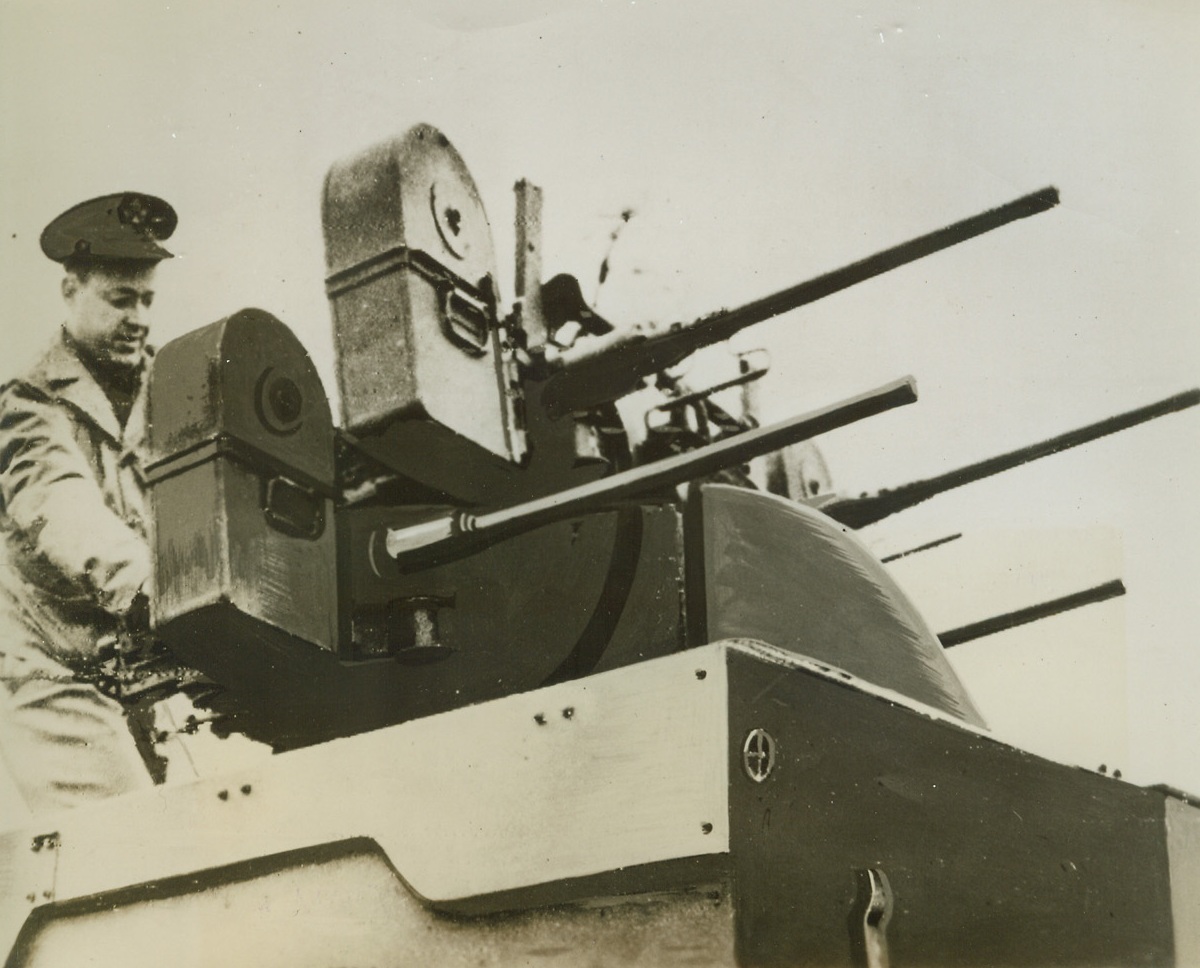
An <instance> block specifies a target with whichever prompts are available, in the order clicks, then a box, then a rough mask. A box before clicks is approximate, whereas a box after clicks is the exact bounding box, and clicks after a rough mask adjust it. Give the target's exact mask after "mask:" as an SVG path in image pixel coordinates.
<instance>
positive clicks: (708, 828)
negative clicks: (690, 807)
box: [700, 823, 712, 834]
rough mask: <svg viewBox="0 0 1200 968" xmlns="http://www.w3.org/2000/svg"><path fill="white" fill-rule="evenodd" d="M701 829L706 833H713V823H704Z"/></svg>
mask: <svg viewBox="0 0 1200 968" xmlns="http://www.w3.org/2000/svg"><path fill="white" fill-rule="evenodd" d="M700 830H701V831H702V832H703V833H706V834H711V833H712V824H710V823H702V824H701V825H700Z"/></svg>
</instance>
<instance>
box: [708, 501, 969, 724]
mask: <svg viewBox="0 0 1200 968" xmlns="http://www.w3.org/2000/svg"><path fill="white" fill-rule="evenodd" d="M698 497H699V504H700V508H699V511H698V512H697V511H695V510H693V511H691V512H689V516H690V520H691V527H690V528H689V534H688V538H689V543H688V556H689V562H688V568H689V599H690V600H691V601H692V603H693V604H692V606H691V607H690V608H689V612H690V615H689V622H690V623H691V624H690V626H689V635H690V636H691V637H692V639H693V642H694V643H695V644H700V643H701V642H706V641H708V642H715V641H719V640H722V639H735V638H751V639H759V640H761V641H763V642H767V643H769V644H771V645H775V646H778V647H779V648H782V649H787V650H789V651H791V652H796V653H798V654H800V655H805V656H808V657H810V658H813V659H816V660H818V661H821V662H828V663H830V664H831V665H835V666H837V667H839V668H841V669H844V670H846V671H847V672H850V673H853V674H854V675H856V676H858V677H859V678H861V679H865V680H866V681H868V682H872V683H875V684H876V685H879V686H884V687H886V688H889V689H895V690H896V691H897V692H900V693H902V694H904V695H906V696H909V697H911V698H913V699H916V700H917V701H919V702H923V703H926V704H927V705H930V706H933V707H934V708H936V709H940V710H942V711H944V712H947V713H949V714H950V715H952V716H957V717H959V718H960V719H964V720H966V721H968V722H971V723H974V724H976V725H982V724H983V719H982V717H980V715H979V713H978V711H977V710H976V709H975V706H974V704H973V703H972V702H971V699H970V696H968V694H967V691H966V689H965V688H964V687H963V685H962V683H961V682H960V681H959V679H958V676H956V675H955V673H954V670H953V668H952V667H951V666H950V663H949V661H948V660H947V659H946V657H945V655H944V654H943V649H942V646H941V644H940V643H939V642H938V640H937V637H936V636H935V635H934V634H933V632H932V631H930V630H929V628H928V627H927V626H926V625H925V621H924V619H922V618H921V616H920V614H919V613H918V612H917V610H916V608H915V607H914V606H913V605H912V604H911V603H910V602H909V601H908V598H907V597H906V596H905V595H904V593H903V592H902V591H901V590H900V587H899V586H898V585H897V584H896V582H895V581H894V580H893V579H892V577H891V576H890V575H889V574H888V572H887V570H886V569H885V568H884V567H883V566H882V565H881V564H880V563H879V562H878V561H877V560H876V559H875V558H874V556H872V554H871V553H870V551H868V550H867V548H866V547H865V546H863V545H862V544H861V543H860V542H859V541H858V539H856V538H855V537H854V536H853V535H850V534H847V533H845V529H844V528H842V527H841V526H839V525H837V524H835V523H833V522H832V521H830V520H829V519H828V518H826V517H825V516H824V515H822V514H821V513H820V512H818V511H814V510H813V509H811V508H807V507H803V506H801V505H799V504H796V503H794V502H791V501H787V500H785V499H783V498H779V497H776V496H774V495H771V494H761V493H758V492H755V491H748V490H745V489H741V488H733V487H728V486H722V485H708V486H705V487H702V488H701V489H700V490H699V492H698Z"/></svg>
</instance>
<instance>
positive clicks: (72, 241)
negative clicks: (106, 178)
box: [41, 192, 179, 262]
mask: <svg viewBox="0 0 1200 968" xmlns="http://www.w3.org/2000/svg"><path fill="white" fill-rule="evenodd" d="M178 221H179V219H178V216H176V214H175V209H173V208H171V206H170V205H168V204H167V203H166V202H164V201H163V200H162V199H161V198H155V197H154V196H153V195H143V194H141V193H140V192H121V193H120V194H119V195H104V196H102V197H101V198H93V199H91V200H90V201H86V202H80V203H79V204H78V205H76V206H75V207H74V208H69V209H67V211H65V212H63V213H62V215H60V216H59V217H58V218H56V219H55V220H54V221H53V222H51V223H50V224H49V225H47V226H46V228H45V229H43V230H42V238H41V243H42V251H43V252H45V253H46V255H47V256H48V257H49V258H51V259H53V260H54V261H55V262H63V261H65V260H67V259H122V260H132V261H141V262H158V261H159V260H161V259H170V258H172V257H173V256H172V253H170V252H168V251H167V250H166V249H164V248H163V247H162V246H161V245H159V244H158V243H159V242H161V241H162V240H163V239H169V238H170V237H171V233H172V232H174V231H175V224H176V222H178Z"/></svg>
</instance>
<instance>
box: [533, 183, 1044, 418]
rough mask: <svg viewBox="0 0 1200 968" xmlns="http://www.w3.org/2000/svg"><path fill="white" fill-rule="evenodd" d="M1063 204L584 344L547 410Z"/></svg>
mask: <svg viewBox="0 0 1200 968" xmlns="http://www.w3.org/2000/svg"><path fill="white" fill-rule="evenodd" d="M1057 204H1058V189H1056V188H1053V187H1049V188H1043V189H1042V190H1041V191H1037V192H1033V193H1032V194H1030V195H1025V196H1023V197H1021V198H1018V199H1016V200H1015V201H1012V202H1009V203H1008V204H1006V205H1001V206H1000V207H999V208H993V209H990V210H989V211H986V212H983V213H981V214H979V215H974V216H971V217H970V218H966V219H963V220H962V221H960V222H955V223H953V224H952V225H947V226H945V227H944V228H940V229H937V230H936V231H934V232H930V233H928V234H927V235H922V236H920V237H918V238H915V239H912V240H910V241H908V242H903V243H901V244H900V245H897V246H893V247H892V248H890V249H885V250H884V251H882V252H877V253H876V254H875V255H872V256H868V257H867V258H865V259H862V260H860V261H858V262H854V263H851V264H850V265H847V266H843V267H842V268H840V269H834V270H833V271H832V272H826V273H824V274H823V275H820V276H817V277H815V278H813V279H809V280H808V281H806V282H801V283H799V284H797V285H794V286H790V287H788V288H787V289H783V290H780V291H779V292H776V293H772V294H771V295H768V296H763V297H762V298H760V299H756V300H754V301H753V302H749V303H746V304H745V305H743V306H739V307H737V308H735V309H722V310H719V311H717V312H715V313H710V314H709V315H707V316H702V317H700V318H699V319H697V320H694V321H693V322H691V323H686V324H684V323H677V324H675V325H673V326H671V327H668V328H666V329H665V330H663V331H661V332H658V333H655V332H653V331H652V330H650V331H638V330H635V331H632V332H630V331H625V332H614V333H610V334H608V335H606V336H603V337H598V338H597V339H595V340H593V341H591V343H590V345H589V346H587V347H586V348H585V347H582V346H581V347H579V349H578V350H577V351H576V352H568V353H567V354H565V355H564V356H563V357H562V358H561V359H560V361H559V363H558V366H559V369H558V371H557V372H555V373H554V374H552V375H551V376H550V378H549V379H548V380H547V382H546V386H545V389H544V391H543V394H542V404H543V406H545V408H546V411H547V412H548V413H549V414H550V415H551V416H552V417H557V416H561V415H563V414H566V413H570V412H572V411H576V410H587V409H589V408H590V407H594V406H597V405H599V404H601V403H604V402H607V401H609V400H615V399H617V398H618V397H622V396H624V395H625V394H627V393H630V392H632V391H633V390H636V389H637V388H638V386H639V385H640V381H641V380H642V379H643V378H645V377H647V376H649V375H651V374H652V373H657V372H659V371H660V370H663V369H666V368H667V367H669V366H673V365H674V364H676V363H678V362H679V361H680V360H682V359H684V358H685V357H687V356H689V355H690V354H692V353H694V352H695V351H696V350H698V349H701V348H703V347H705V346H711V345H712V344H714V343H720V342H722V341H724V340H727V339H729V338H730V337H731V336H733V335H734V334H735V333H738V332H740V331H741V330H743V329H745V328H746V327H747V326H753V325H754V324H755V323H761V322H763V321H764V320H767V319H771V318H772V317H774V316H778V315H780V314H782V313H786V312H789V311H790V310H793V309H797V308H799V307H800V306H805V305H808V304H809V303H812V302H816V301H817V300H818V299H822V298H824V297H825V296H829V295H832V294H833V293H835V292H840V291H841V290H843V289H847V288H849V287H850V286H853V285H854V284H855V283H859V282H863V281H865V280H867V279H871V278H873V277H874V276H878V275H881V274H882V273H885V272H888V271H890V270H891V269H896V268H898V267H899V266H902V265H906V264H907V263H909V262H915V261H916V260H917V259H922V258H924V257H925V256H927V255H932V254H933V253H935V252H940V251H941V250H942V249H948V248H950V247H951V246H953V245H957V244H958V243H959V242H965V241H966V240H967V239H971V238H974V237H975V236H977V235H983V234H984V233H985V232H990V231H992V229H996V228H999V227H1000V226H1002V225H1007V224H1008V223H1009V222H1013V221H1016V220H1017V219H1022V218H1028V217H1029V216H1031V215H1036V214H1038V213H1039V212H1045V211H1047V210H1048V209H1051V208H1053V207H1054V206H1055V205H1057Z"/></svg>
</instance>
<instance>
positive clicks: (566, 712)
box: [563, 706, 575, 719]
mask: <svg viewBox="0 0 1200 968" xmlns="http://www.w3.org/2000/svg"><path fill="white" fill-rule="evenodd" d="M574 715H575V707H574V706H568V707H567V708H566V709H564V710H563V719H570V718H571V717H572V716H574Z"/></svg>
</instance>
